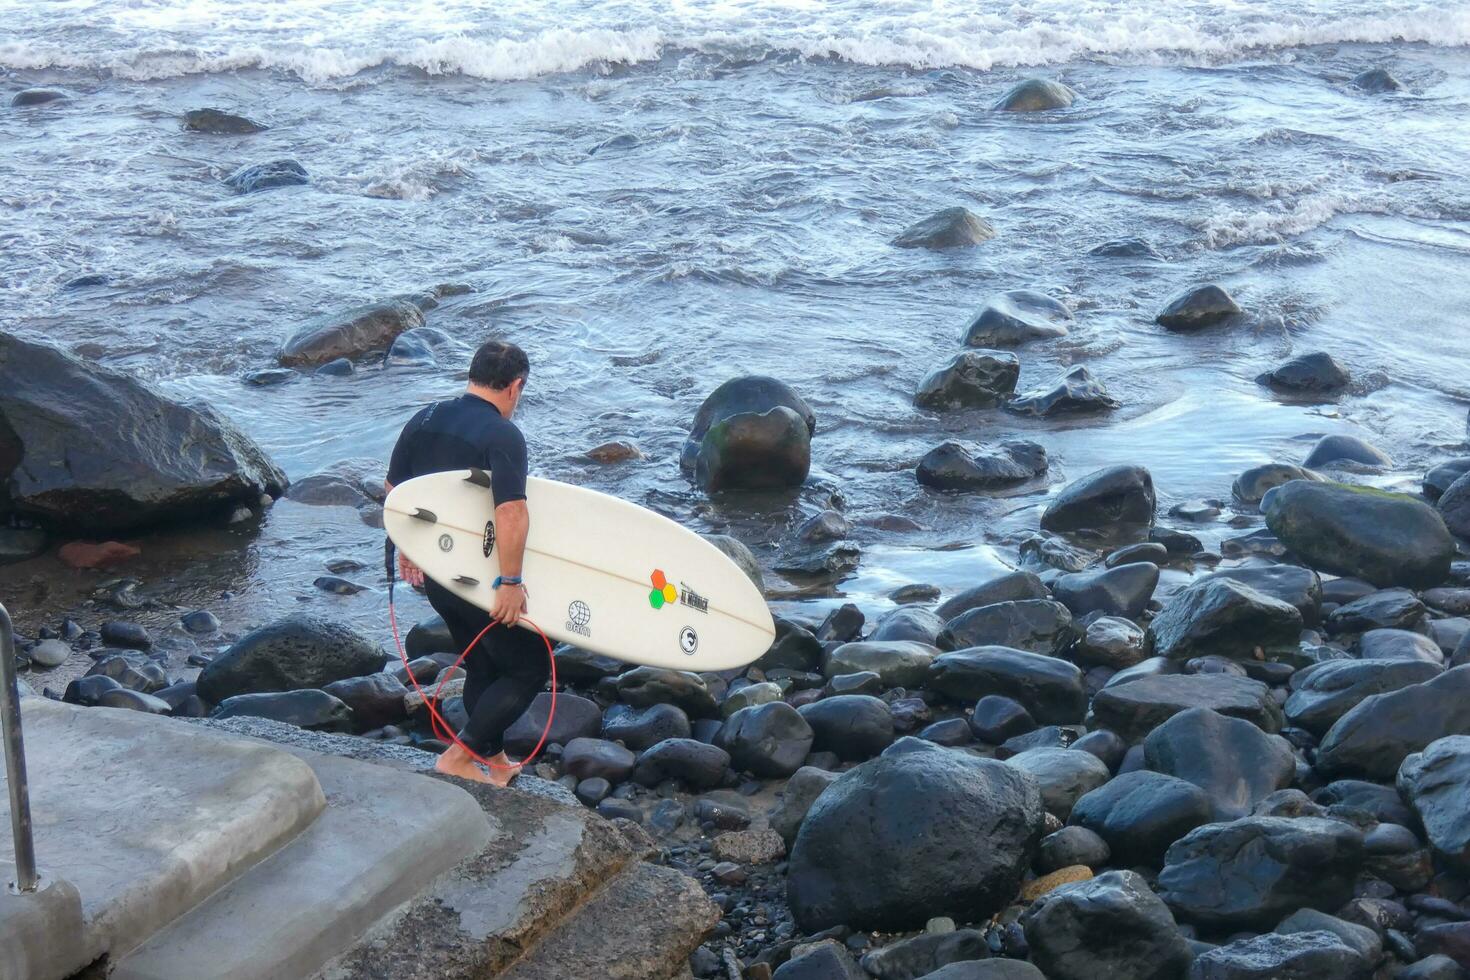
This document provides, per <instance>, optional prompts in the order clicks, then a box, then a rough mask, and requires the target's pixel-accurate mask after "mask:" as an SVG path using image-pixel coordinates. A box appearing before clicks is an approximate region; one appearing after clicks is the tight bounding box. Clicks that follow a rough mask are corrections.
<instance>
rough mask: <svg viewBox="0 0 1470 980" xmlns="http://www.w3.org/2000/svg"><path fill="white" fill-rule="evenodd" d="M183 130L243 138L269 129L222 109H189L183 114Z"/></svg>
mask: <svg viewBox="0 0 1470 980" xmlns="http://www.w3.org/2000/svg"><path fill="white" fill-rule="evenodd" d="M184 128H185V129H186V130H188V131H189V132H191V133H212V134H216V135H228V136H244V135H248V134H250V133H259V132H263V131H264V130H266V129H268V128H269V127H267V126H262V125H261V124H260V123H258V122H256V121H255V120H253V119H247V118H245V117H244V116H237V115H235V113H233V112H226V111H225V110H223V109H190V110H189V111H188V112H185V113H184Z"/></svg>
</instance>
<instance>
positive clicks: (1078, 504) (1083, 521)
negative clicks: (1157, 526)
mask: <svg viewBox="0 0 1470 980" xmlns="http://www.w3.org/2000/svg"><path fill="white" fill-rule="evenodd" d="M1154 507H1155V500H1154V481H1153V478H1152V477H1151V476H1149V472H1148V470H1146V469H1144V468H1143V467H1142V466H1110V467H1108V468H1106V469H1101V470H1098V471H1096V472H1094V473H1090V474H1088V475H1087V476H1084V477H1083V478H1082V479H1080V480H1076V481H1074V482H1072V483H1069V484H1067V486H1065V487H1063V488H1062V491H1061V493H1059V494H1057V495H1056V497H1054V498H1053V499H1052V501H1051V503H1050V504H1048V505H1047V508H1046V511H1045V512H1044V513H1043V514H1042V515H1041V526H1042V528H1044V529H1045V530H1048V531H1081V530H1100V529H1110V528H1113V527H1115V526H1116V525H1119V524H1144V525H1146V524H1152V523H1153V519H1154Z"/></svg>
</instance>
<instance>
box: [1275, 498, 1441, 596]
mask: <svg viewBox="0 0 1470 980" xmlns="http://www.w3.org/2000/svg"><path fill="white" fill-rule="evenodd" d="M1261 510H1262V512H1263V513H1264V514H1265V515H1266V525H1267V526H1268V527H1269V528H1270V529H1271V532H1272V533H1273V534H1275V535H1276V537H1278V538H1280V539H1281V542H1282V544H1284V545H1286V547H1288V548H1289V549H1291V551H1292V552H1294V553H1295V554H1297V555H1298V556H1300V557H1301V558H1302V559H1303V560H1304V561H1306V562H1307V564H1309V565H1311V566H1312V567H1313V568H1318V569H1321V570H1323V571H1328V572H1333V573H1336V574H1338V575H1350V576H1354V577H1356V578H1361V579H1366V580H1367V581H1369V582H1372V583H1373V584H1374V585H1379V586H1384V587H1388V586H1393V585H1404V586H1409V587H1411V588H1427V587H1429V586H1433V585H1438V584H1439V583H1440V582H1442V581H1443V580H1444V579H1445V577H1446V576H1447V575H1448V574H1449V570H1450V561H1451V559H1452V558H1453V556H1454V553H1455V539H1454V538H1453V537H1452V536H1451V535H1450V532H1449V530H1448V529H1447V528H1446V527H1445V523H1444V521H1443V520H1442V519H1441V518H1440V516H1439V514H1438V513H1437V512H1436V511H1435V509H1434V508H1433V507H1431V506H1429V505H1428V504H1426V503H1425V502H1424V501H1422V500H1417V499H1415V498H1414V497H1410V496H1408V495H1407V494H1401V493H1388V492H1386V491H1383V490H1375V489H1372V488H1370V487H1359V486H1348V485H1346V484H1342V483H1316V482H1312V481H1309V480H1294V481H1292V482H1290V483H1285V484H1282V485H1281V486H1279V487H1276V488H1274V489H1272V490H1270V491H1269V492H1268V493H1267V494H1266V496H1265V498H1264V499H1263V500H1262V501H1261Z"/></svg>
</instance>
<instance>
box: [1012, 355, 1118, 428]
mask: <svg viewBox="0 0 1470 980" xmlns="http://www.w3.org/2000/svg"><path fill="white" fill-rule="evenodd" d="M1120 404H1121V402H1119V401H1118V399H1116V398H1114V397H1113V396H1112V395H1110V394H1108V389H1107V387H1106V386H1105V385H1104V384H1103V383H1102V382H1101V381H1099V380H1097V378H1095V377H1093V376H1092V372H1091V371H1089V370H1088V369H1087V368H1086V367H1085V366H1083V365H1081V364H1079V365H1077V366H1076V367H1074V368H1071V369H1070V370H1068V371H1067V373H1065V374H1063V375H1062V376H1061V377H1059V378H1057V379H1056V380H1055V381H1053V382H1052V383H1051V385H1050V386H1049V387H1046V388H1034V389H1032V390H1031V391H1028V392H1025V393H1024V394H1021V395H1018V396H1016V397H1015V398H1013V399H1011V400H1010V401H1009V402H1007V403H1006V408H1007V409H1008V410H1010V411H1012V412H1015V413H1017V414H1018V415H1035V416H1038V417H1040V418H1050V417H1052V416H1054V415H1075V414H1079V413H1083V412H1110V411H1112V410H1113V409H1115V408H1117V407H1118V406H1119V405H1120Z"/></svg>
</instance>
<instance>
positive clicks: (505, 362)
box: [470, 340, 531, 418]
mask: <svg viewBox="0 0 1470 980" xmlns="http://www.w3.org/2000/svg"><path fill="white" fill-rule="evenodd" d="M530 374H531V362H530V360H529V359H528V358H527V357H526V352H525V351H523V350H521V349H520V348H519V347H517V346H516V345H515V344H511V343H507V342H506V341H503V340H487V341H485V342H484V343H483V344H481V345H480V349H479V350H477V351H475V357H474V359H473V360H472V361H470V389H471V390H473V391H475V393H476V394H478V395H480V396H481V397H483V398H485V399H486V400H487V401H490V402H492V403H494V405H495V406H496V407H497V408H499V409H500V411H501V414H503V415H504V416H505V417H506V418H509V417H510V415H511V413H512V412H514V411H515V407H516V404H517V403H518V402H519V401H520V400H521V392H522V391H524V390H525V387H526V378H528V377H530Z"/></svg>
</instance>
